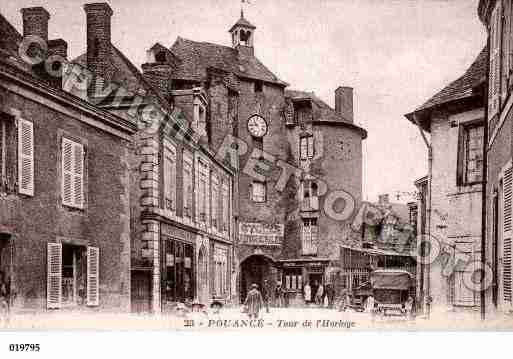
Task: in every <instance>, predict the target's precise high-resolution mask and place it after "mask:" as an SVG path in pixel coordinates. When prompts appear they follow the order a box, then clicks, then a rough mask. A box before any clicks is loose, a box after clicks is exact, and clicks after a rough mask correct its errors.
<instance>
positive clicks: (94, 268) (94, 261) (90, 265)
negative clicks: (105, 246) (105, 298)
mask: <svg viewBox="0 0 513 359" xmlns="http://www.w3.org/2000/svg"><path fill="white" fill-rule="evenodd" d="M99 304H100V251H99V249H98V248H97V247H87V305H89V306H97V305H99Z"/></svg>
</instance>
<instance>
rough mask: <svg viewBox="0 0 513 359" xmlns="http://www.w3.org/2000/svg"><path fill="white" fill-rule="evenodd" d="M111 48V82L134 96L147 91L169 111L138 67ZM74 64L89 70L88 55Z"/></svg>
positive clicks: (167, 105) (80, 57) (116, 49)
mask: <svg viewBox="0 0 513 359" xmlns="http://www.w3.org/2000/svg"><path fill="white" fill-rule="evenodd" d="M111 46H112V52H111V66H112V67H113V68H114V72H113V75H112V79H111V81H112V82H113V83H115V84H117V85H120V86H122V87H123V88H124V89H125V90H127V91H128V92H129V93H130V94H132V95H136V94H137V93H138V91H139V90H141V89H142V90H144V91H147V93H149V94H150V95H151V97H154V98H156V99H157V100H158V102H159V105H160V106H162V107H163V108H164V109H169V108H168V107H169V104H168V102H167V101H166V100H165V99H163V98H162V97H161V96H160V95H159V93H158V91H156V90H155V89H154V88H153V87H152V86H151V85H150V84H149V83H148V82H147V81H146V79H145V78H144V77H143V75H142V74H141V72H140V71H139V70H138V69H137V67H135V65H134V64H132V62H131V61H130V60H129V59H128V58H127V57H126V56H125V55H124V54H123V53H122V52H121V51H120V50H119V49H118V48H117V47H116V46H114V45H111ZM73 62H74V63H76V64H79V65H81V66H83V67H85V68H87V54H85V53H84V54H82V55H80V56H78V57H77V58H75V59H74V60H73Z"/></svg>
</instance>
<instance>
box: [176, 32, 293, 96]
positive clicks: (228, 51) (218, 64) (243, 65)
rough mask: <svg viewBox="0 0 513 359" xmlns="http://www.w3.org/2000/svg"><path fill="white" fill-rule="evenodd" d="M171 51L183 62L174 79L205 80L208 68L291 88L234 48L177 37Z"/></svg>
mask: <svg viewBox="0 0 513 359" xmlns="http://www.w3.org/2000/svg"><path fill="white" fill-rule="evenodd" d="M170 50H171V52H172V53H173V54H174V55H175V56H176V57H177V58H178V59H179V60H180V61H179V62H178V64H177V66H176V68H175V69H174V71H173V78H175V79H181V80H193V81H203V80H205V79H206V77H207V68H209V67H213V68H218V69H221V70H224V71H227V72H232V73H234V74H235V75H237V76H239V77H244V78H250V79H254V80H261V81H265V82H270V83H274V84H277V85H281V86H287V85H288V84H287V83H285V82H283V81H281V80H280V79H279V78H278V77H277V76H276V75H274V74H273V73H272V72H271V70H269V69H268V68H267V67H265V66H264V64H262V63H261V62H260V61H259V60H258V59H257V58H256V57H255V56H243V57H241V56H239V55H238V51H237V50H236V49H234V48H232V47H228V46H223V45H218V44H212V43H209V42H197V41H192V40H188V39H184V38H182V37H178V38H177V39H176V41H175V43H174V44H173V46H171V49H170Z"/></svg>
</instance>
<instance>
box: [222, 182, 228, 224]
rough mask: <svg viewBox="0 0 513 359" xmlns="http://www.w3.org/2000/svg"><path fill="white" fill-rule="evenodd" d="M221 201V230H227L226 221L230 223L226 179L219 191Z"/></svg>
mask: <svg viewBox="0 0 513 359" xmlns="http://www.w3.org/2000/svg"><path fill="white" fill-rule="evenodd" d="M221 203H222V206H223V209H222V212H221V216H222V217H221V231H222V232H228V223H230V217H229V216H230V215H229V213H230V196H229V192H228V183H227V181H224V182H223V189H222V191H221Z"/></svg>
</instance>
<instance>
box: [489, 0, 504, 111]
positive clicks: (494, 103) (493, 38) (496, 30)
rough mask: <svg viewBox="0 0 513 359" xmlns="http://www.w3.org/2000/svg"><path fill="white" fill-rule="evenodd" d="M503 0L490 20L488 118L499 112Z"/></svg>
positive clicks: (498, 3)
mask: <svg viewBox="0 0 513 359" xmlns="http://www.w3.org/2000/svg"><path fill="white" fill-rule="evenodd" d="M501 24H502V15H501V2H500V1H498V2H497V5H496V6H495V8H494V10H493V12H492V16H491V21H490V83H489V93H488V118H489V119H491V118H493V117H494V116H495V115H496V114H498V113H499V108H500V86H501V71H500V70H501V56H500V54H501V34H502V31H501Z"/></svg>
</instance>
